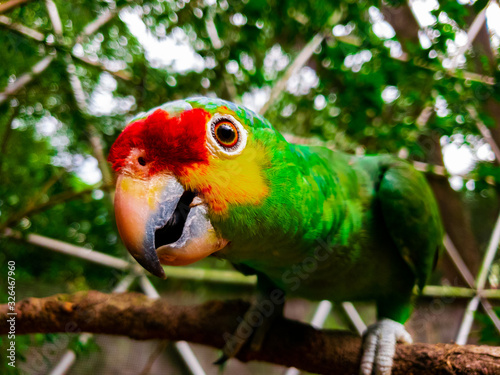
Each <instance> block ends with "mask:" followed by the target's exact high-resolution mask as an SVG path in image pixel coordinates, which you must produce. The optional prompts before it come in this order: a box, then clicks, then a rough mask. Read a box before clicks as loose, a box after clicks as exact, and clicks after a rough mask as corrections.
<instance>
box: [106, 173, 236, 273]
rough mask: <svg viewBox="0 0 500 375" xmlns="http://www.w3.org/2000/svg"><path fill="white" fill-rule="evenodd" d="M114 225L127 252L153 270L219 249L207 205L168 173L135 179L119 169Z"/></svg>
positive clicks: (196, 257)
mask: <svg viewBox="0 0 500 375" xmlns="http://www.w3.org/2000/svg"><path fill="white" fill-rule="evenodd" d="M115 214H116V224H117V226H118V231H119V233H120V236H121V238H122V240H123V242H124V244H125V246H126V247H127V249H128V251H129V252H130V254H131V255H132V256H133V257H134V258H135V259H136V260H137V262H139V264H140V265H141V266H143V267H144V268H145V269H146V270H148V271H149V272H151V273H152V274H153V275H155V276H158V277H161V278H165V277H166V276H165V272H164V270H163V268H162V267H161V263H163V264H169V265H185V264H190V263H193V262H196V261H197V260H200V259H202V258H205V257H207V256H208V255H210V254H212V253H213V252H215V251H218V250H220V249H222V248H223V247H224V246H225V245H226V244H227V241H225V240H223V239H221V238H218V236H217V235H216V233H215V231H214V229H213V227H212V225H211V223H210V221H209V219H208V218H207V207H206V205H205V204H203V202H202V201H201V199H200V198H199V197H197V196H196V194H195V193H194V192H192V191H189V190H185V189H184V187H183V186H182V185H181V184H180V183H179V182H178V181H177V179H176V178H175V177H174V176H172V175H167V174H165V175H158V176H153V177H151V178H148V179H138V178H134V177H131V176H129V175H125V174H122V175H120V176H119V177H118V181H117V184H116V194H115Z"/></svg>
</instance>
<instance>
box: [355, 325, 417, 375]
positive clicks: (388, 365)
mask: <svg viewBox="0 0 500 375" xmlns="http://www.w3.org/2000/svg"><path fill="white" fill-rule="evenodd" d="M363 336H364V338H363V357H362V358H361V367H360V375H372V373H373V370H374V367H375V374H376V375H390V374H391V370H392V364H393V358H394V353H395V352H396V343H398V342H402V343H406V344H411V343H412V342H413V340H412V338H411V336H410V334H409V333H408V332H407V331H406V329H405V327H404V326H403V325H402V324H401V323H398V322H396V321H394V320H391V319H382V320H380V321H378V322H377V323H375V324H373V325H371V326H370V327H368V329H367V330H366V332H365V334H364V335H363Z"/></svg>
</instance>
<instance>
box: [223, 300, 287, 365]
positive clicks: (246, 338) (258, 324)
mask: <svg viewBox="0 0 500 375" xmlns="http://www.w3.org/2000/svg"><path fill="white" fill-rule="evenodd" d="M283 306H284V305H283V301H279V302H277V301H276V300H274V299H266V298H262V296H261V298H257V301H256V302H254V303H253V304H252V305H251V306H250V308H249V309H248V311H247V312H246V313H245V315H244V316H243V319H241V318H238V319H239V324H238V327H237V328H236V331H235V332H234V334H232V335H231V334H229V333H225V334H224V340H225V341H226V344H225V345H224V348H223V349H222V356H221V357H220V358H219V359H218V360H217V361H216V362H215V363H214V364H217V365H221V364H223V363H225V362H226V361H227V360H228V359H229V358H233V357H235V356H236V355H237V354H238V353H239V352H240V350H241V348H242V347H243V346H244V345H245V344H246V343H250V350H251V351H259V350H260V348H261V347H262V344H263V342H264V339H265V338H266V334H267V332H268V331H269V329H270V328H271V325H272V323H273V322H274V320H275V319H276V317H278V316H282V315H283Z"/></svg>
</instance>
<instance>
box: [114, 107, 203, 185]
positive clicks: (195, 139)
mask: <svg viewBox="0 0 500 375" xmlns="http://www.w3.org/2000/svg"><path fill="white" fill-rule="evenodd" d="M208 117H209V114H208V112H206V111H204V110H203V109H199V108H195V109H191V110H187V111H184V112H182V113H181V114H180V115H178V116H176V117H170V116H169V114H168V113H167V112H165V111H164V110H162V109H157V110H156V111H154V112H153V113H152V114H151V115H149V116H148V117H146V118H144V119H140V120H137V121H134V122H133V123H131V124H130V125H128V126H127V127H126V128H125V130H123V132H122V133H121V134H120V136H119V137H118V138H117V140H116V141H115V143H114V144H113V146H111V151H110V153H109V158H108V160H109V161H110V162H111V163H112V164H113V169H114V170H115V171H117V172H118V171H119V170H120V169H121V168H122V167H123V166H124V165H125V161H126V159H127V157H128V156H129V155H130V151H131V150H132V149H134V148H137V149H139V150H142V151H143V152H144V153H145V159H146V162H147V163H148V165H149V174H150V175H151V174H155V173H157V172H159V171H163V170H169V171H172V172H174V173H175V172H179V170H180V169H182V167H183V166H185V165H187V164H191V163H197V162H198V163H199V162H206V161H207V160H208V151H207V148H206V146H205V137H206V129H205V124H206V122H207V121H208Z"/></svg>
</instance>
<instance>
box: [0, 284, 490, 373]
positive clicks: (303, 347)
mask: <svg viewBox="0 0 500 375" xmlns="http://www.w3.org/2000/svg"><path fill="white" fill-rule="evenodd" d="M248 307H249V304H248V303H247V302H243V301H240V300H238V301H226V302H222V301H210V302H206V303H204V304H202V305H197V306H171V305H169V303H168V302H167V301H165V300H161V299H160V300H158V299H157V300H155V299H151V298H148V297H146V296H144V295H142V294H139V293H121V294H104V293H100V292H97V291H88V292H79V293H75V294H58V295H55V296H52V297H46V298H28V299H26V300H23V301H20V302H17V304H16V309H15V312H16V313H17V315H15V330H16V334H28V333H49V332H51V333H56V332H62V333H79V332H92V333H100V334H112V335H125V336H129V337H131V338H133V339H137V340H148V339H167V340H175V341H177V340H186V341H191V342H194V343H199V344H204V345H209V346H214V347H216V348H222V346H223V345H224V343H225V340H224V337H225V336H227V335H230V334H233V333H234V330H235V329H236V327H237V325H238V320H237V318H238V317H242V316H243V315H244V313H245V312H246V310H247V309H248ZM8 309H9V307H8V305H1V306H0V334H7V333H8V332H9V327H10V325H9V322H8V319H9V318H11V317H12V316H9V315H8V312H9V310H8ZM258 320H259V319H256V321H258ZM360 355H361V338H359V337H358V336H356V335H354V334H352V333H350V332H345V331H332V330H317V329H315V328H313V327H311V326H309V325H307V324H304V323H300V322H297V321H293V320H289V319H285V318H279V319H277V320H276V321H275V323H274V324H273V326H272V328H271V330H270V331H269V332H268V335H267V337H266V340H265V341H264V344H263V347H262V349H261V350H260V351H258V352H255V351H251V350H250V349H249V348H248V347H244V349H243V350H242V352H241V353H240V354H238V356H237V358H238V359H240V360H241V361H244V362H246V361H251V360H258V361H266V362H271V363H276V364H279V365H284V366H293V367H297V368H299V369H302V370H304V371H309V372H313V373H321V374H325V373H328V374H332V373H333V374H357V373H358V369H359V360H360ZM499 373H500V347H488V346H473V345H466V346H459V345H453V344H435V345H431V344H413V345H398V347H397V350H396V356H395V362H394V367H393V375H398V374H413V375H419V374H422V375H423V374H455V375H457V374H499Z"/></svg>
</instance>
